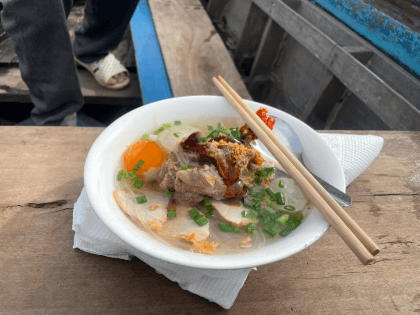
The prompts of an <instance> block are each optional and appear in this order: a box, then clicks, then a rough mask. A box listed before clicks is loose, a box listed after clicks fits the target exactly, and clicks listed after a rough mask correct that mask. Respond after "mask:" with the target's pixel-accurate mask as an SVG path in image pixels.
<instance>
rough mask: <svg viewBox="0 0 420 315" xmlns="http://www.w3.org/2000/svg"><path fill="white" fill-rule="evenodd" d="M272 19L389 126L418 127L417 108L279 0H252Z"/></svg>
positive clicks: (394, 127) (419, 113)
mask: <svg viewBox="0 0 420 315" xmlns="http://www.w3.org/2000/svg"><path fill="white" fill-rule="evenodd" d="M254 2H255V3H256V4H258V5H259V6H260V8H261V9H262V10H264V11H265V12H266V13H267V14H268V15H269V16H270V17H271V18H272V19H273V20H274V21H276V22H277V23H278V24H279V25H280V26H282V28H284V29H285V31H286V32H288V33H289V34H290V35H291V36H293V37H294V38H295V39H296V40H297V41H298V42H299V43H300V44H301V45H302V46H304V47H305V48H306V49H308V50H309V51H310V52H311V53H312V54H313V55H314V56H316V58H317V59H318V60H319V61H321V62H322V63H323V64H324V65H325V66H326V67H328V69H329V70H330V71H331V72H332V73H333V74H334V75H335V76H336V77H337V78H339V79H340V81H341V82H342V83H343V84H344V85H346V86H347V88H349V89H350V90H351V91H352V92H353V93H355V94H356V95H357V96H358V97H359V98H360V99H361V100H362V101H363V102H364V103H366V105H368V106H369V107H370V108H371V109H372V110H373V111H374V112H375V114H376V115H378V116H379V117H380V118H381V119H382V120H383V121H384V122H385V123H386V124H387V125H389V126H390V127H391V128H393V129H402V130H420V123H419V120H420V110H418V109H417V108H415V107H414V106H413V105H412V104H411V103H409V102H408V101H407V100H406V99H405V98H403V97H402V96H401V95H400V94H398V93H397V92H396V91H395V90H394V89H392V88H391V87H390V86H389V85H388V84H386V83H385V82H384V81H383V80H381V79H380V78H379V77H378V76H377V75H375V74H374V73H373V72H371V71H370V70H369V69H367V68H366V67H364V66H363V65H362V64H361V63H359V62H358V61H357V60H356V59H355V58H354V57H352V56H351V55H350V54H349V53H348V52H346V51H345V50H344V49H343V48H341V47H339V46H337V44H336V43H335V42H334V41H332V40H331V39H330V38H328V37H327V36H326V35H324V34H323V33H322V32H320V31H319V30H318V29H317V28H316V27H315V26H313V25H312V24H310V23H309V22H308V21H306V20H305V19H304V18H302V17H301V16H300V15H299V14H298V13H297V12H295V11H294V10H292V9H291V8H290V7H288V6H287V5H286V4H285V3H283V2H281V1H279V0H255V1H254Z"/></svg>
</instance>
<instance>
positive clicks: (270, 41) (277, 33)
mask: <svg viewBox="0 0 420 315" xmlns="http://www.w3.org/2000/svg"><path fill="white" fill-rule="evenodd" d="M286 35H287V34H286V32H285V31H284V30H283V29H282V28H281V27H280V26H279V25H278V24H277V23H275V22H273V20H272V19H269V20H268V22H267V24H266V27H265V31H264V33H263V35H262V38H261V43H260V45H259V47H258V50H257V53H256V55H255V60H254V62H253V64H252V69H251V73H250V75H249V81H252V80H253V79H254V78H255V77H256V76H258V75H264V74H267V73H269V72H270V70H271V68H272V67H273V63H274V58H275V57H276V56H277V55H278V52H279V50H280V49H281V48H282V46H283V42H284V39H285V37H286Z"/></svg>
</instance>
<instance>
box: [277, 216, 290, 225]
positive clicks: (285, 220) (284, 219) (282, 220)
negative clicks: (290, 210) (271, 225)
mask: <svg viewBox="0 0 420 315" xmlns="http://www.w3.org/2000/svg"><path fill="white" fill-rule="evenodd" d="M288 220H289V215H288V214H283V215H282V216H281V217H280V218H277V219H276V221H277V222H280V223H283V224H284V223H286V222H287V221H288Z"/></svg>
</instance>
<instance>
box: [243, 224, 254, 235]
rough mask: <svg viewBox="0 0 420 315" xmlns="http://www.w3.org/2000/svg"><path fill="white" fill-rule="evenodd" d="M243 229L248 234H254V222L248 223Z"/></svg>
mask: <svg viewBox="0 0 420 315" xmlns="http://www.w3.org/2000/svg"><path fill="white" fill-rule="evenodd" d="M245 230H246V232H247V233H248V234H254V231H255V224H254V223H248V225H247V226H246V229H245Z"/></svg>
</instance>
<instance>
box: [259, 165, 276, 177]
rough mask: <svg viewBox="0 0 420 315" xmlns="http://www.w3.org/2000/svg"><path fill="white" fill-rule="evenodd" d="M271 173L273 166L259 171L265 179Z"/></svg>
mask: <svg viewBox="0 0 420 315" xmlns="http://www.w3.org/2000/svg"><path fill="white" fill-rule="evenodd" d="M272 173H274V167H268V168H264V169H263V170H262V171H261V176H262V177H264V178H265V179H267V178H268V176H269V175H270V174H272Z"/></svg>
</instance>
